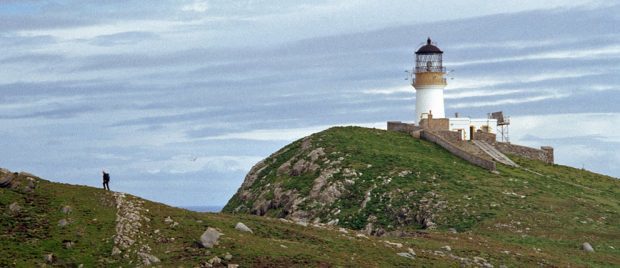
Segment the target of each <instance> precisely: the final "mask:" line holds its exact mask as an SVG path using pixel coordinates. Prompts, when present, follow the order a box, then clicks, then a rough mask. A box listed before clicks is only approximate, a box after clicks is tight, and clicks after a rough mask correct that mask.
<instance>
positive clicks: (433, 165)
mask: <svg viewBox="0 0 620 268" xmlns="http://www.w3.org/2000/svg"><path fill="white" fill-rule="evenodd" d="M310 138H311V141H312V146H311V148H309V149H307V150H305V151H304V150H301V147H300V146H299V144H300V142H301V141H296V142H295V143H293V144H292V145H291V146H287V147H285V148H284V149H283V151H286V155H279V156H278V159H277V161H276V163H277V164H280V163H284V162H286V161H287V157H292V158H294V159H300V158H303V157H304V156H305V155H306V154H307V153H308V152H309V151H311V150H313V149H314V148H318V147H322V148H324V149H325V152H326V156H325V157H326V158H327V159H329V160H330V161H334V160H336V159H338V158H339V157H344V160H343V161H342V163H341V164H340V167H341V168H343V169H344V168H350V169H354V170H356V171H358V172H361V173H362V175H361V176H359V178H357V181H356V183H355V184H353V185H349V186H347V188H346V193H345V194H344V195H343V196H342V197H341V198H340V199H339V200H337V201H336V202H334V203H333V204H327V205H325V206H324V207H321V206H318V207H317V206H315V207H314V209H316V210H317V211H318V212H317V213H316V215H318V216H320V218H321V219H322V220H325V218H326V217H325V215H328V216H329V214H330V211H333V209H340V210H341V213H340V214H339V215H338V216H337V218H338V219H339V220H340V222H339V225H340V226H343V227H347V228H351V229H357V230H361V229H363V228H364V227H365V226H366V225H367V224H368V218H369V216H374V217H376V220H375V221H374V222H373V225H374V226H375V227H380V228H382V229H383V230H385V231H387V232H390V231H398V230H409V231H415V230H421V229H422V225H421V224H420V222H416V221H413V220H412V219H411V217H406V216H405V217H403V216H402V215H400V216H399V211H400V210H401V209H403V208H405V209H407V210H408V212H407V213H406V214H408V215H409V216H411V215H415V214H416V213H417V210H418V209H419V207H420V206H419V203H420V200H421V199H423V198H428V197H429V196H431V195H432V194H436V195H437V196H438V197H436V198H433V200H434V202H436V201H441V202H445V204H446V205H445V207H444V208H441V209H434V210H433V211H434V213H435V217H434V222H435V223H437V225H438V226H437V227H438V231H435V232H442V231H445V230H447V229H448V228H455V229H457V230H458V231H459V232H466V233H468V234H472V235H482V236H484V237H485V239H488V241H489V243H496V244H498V245H502V246H501V247H517V248H527V249H530V250H531V249H532V248H533V247H536V248H538V249H540V251H541V252H542V253H541V252H538V251H536V254H535V256H539V255H540V256H544V258H547V260H552V263H563V262H564V261H566V262H565V263H573V264H578V265H585V266H607V265H612V264H619V263H620V252H619V251H618V248H620V246H614V244H615V245H620V224H617V223H618V222H620V216H619V212H620V187H619V186H620V182H619V181H618V180H617V179H614V178H611V177H607V176H603V175H600V174H595V173H591V172H588V171H583V170H579V169H575V168H571V167H566V166H561V165H548V164H545V163H542V162H539V161H533V160H528V159H524V158H520V157H517V156H510V157H511V158H512V159H513V160H515V161H516V162H517V163H518V164H519V165H521V166H522V167H523V169H521V168H512V167H508V166H503V165H498V169H499V173H500V174H493V173H490V172H488V171H486V170H484V169H482V168H479V167H476V166H473V165H471V164H469V163H467V162H465V161H464V160H462V159H460V158H457V157H455V156H453V155H452V154H450V153H449V152H447V151H445V150H443V149H442V148H441V147H439V146H437V145H435V144H432V143H429V142H426V141H422V140H418V139H413V138H411V137H410V136H408V135H405V134H401V133H395V132H387V131H383V130H376V129H366V128H359V127H337V128H331V129H329V130H326V131H323V132H320V133H316V134H313V135H312V136H310ZM271 161H272V160H271V159H267V161H266V162H267V163H270V162H271ZM277 168H278V166H277V165H273V166H270V165H267V167H266V168H265V169H266V170H268V169H277ZM401 171H409V172H410V173H409V174H406V175H405V176H403V177H400V176H397V174H398V173H399V172H401ZM301 177H303V178H304V184H303V185H300V184H299V181H297V180H298V178H299V177H290V176H280V177H277V178H271V179H270V180H269V182H270V183H271V185H273V184H274V183H276V184H277V183H281V184H284V185H287V184H291V183H294V184H297V185H298V186H297V187H296V189H299V187H302V186H304V185H305V186H304V187H307V188H306V191H307V190H308V189H309V188H311V187H312V185H311V184H310V185H307V183H308V181H311V180H308V177H309V178H316V177H317V174H316V173H313V174H302V176H301ZM385 178H390V179H391V181H390V183H388V184H382V183H381V182H382V181H383V180H385ZM344 179H345V178H344V176H343V175H342V173H337V174H335V175H334V177H333V180H334V181H343V180H344ZM260 180H261V178H260V176H259V179H258V180H257V181H260ZM261 187H262V185H261V184H260V183H259V184H255V185H252V186H251V191H253V192H255V193H261V192H263V191H265V190H264V189H263V188H261ZM303 190H304V189H300V191H303ZM367 192H370V196H371V199H370V201H369V202H368V203H367V204H366V206H365V208H363V209H360V204H361V203H362V201H363V200H364V199H365V194H366V193H367ZM306 202H307V203H312V202H313V201H312V200H307V201H306ZM242 203H243V202H241V201H240V200H238V199H237V197H236V196H234V197H233V198H232V199H231V201H230V204H229V205H228V206H226V208H225V210H224V211H225V212H232V211H233V209H234V207H235V206H238V205H239V204H242ZM401 214H402V213H401ZM517 222H518V224H517ZM586 241H588V242H590V243H593V244H596V246H595V250H597V252H600V254H601V255H600V256H597V258H587V256H589V255H584V253H583V252H582V251H581V250H580V249H579V247H580V245H581V243H583V242H586ZM609 246H612V247H614V248H615V249H614V248H612V247H609ZM597 254H598V253H597ZM612 266H613V265H612Z"/></svg>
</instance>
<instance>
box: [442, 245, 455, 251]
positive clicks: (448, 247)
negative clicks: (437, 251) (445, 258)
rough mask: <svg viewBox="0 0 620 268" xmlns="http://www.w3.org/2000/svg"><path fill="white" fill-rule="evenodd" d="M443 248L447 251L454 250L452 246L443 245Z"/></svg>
mask: <svg viewBox="0 0 620 268" xmlns="http://www.w3.org/2000/svg"><path fill="white" fill-rule="evenodd" d="M441 249H443V250H445V251H452V248H451V247H450V246H443V247H441Z"/></svg>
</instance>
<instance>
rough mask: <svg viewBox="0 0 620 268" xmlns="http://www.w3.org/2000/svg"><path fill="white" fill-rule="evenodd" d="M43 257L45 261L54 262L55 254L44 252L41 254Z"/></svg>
mask: <svg viewBox="0 0 620 268" xmlns="http://www.w3.org/2000/svg"><path fill="white" fill-rule="evenodd" d="M43 259H44V260H45V263H47V264H52V263H54V262H55V261H56V256H54V254H53V253H50V254H45V255H44V256H43Z"/></svg>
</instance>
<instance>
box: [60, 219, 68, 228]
mask: <svg viewBox="0 0 620 268" xmlns="http://www.w3.org/2000/svg"><path fill="white" fill-rule="evenodd" d="M67 224H69V222H68V221H67V220H66V219H62V220H59V221H58V226H60V227H65V226H67Z"/></svg>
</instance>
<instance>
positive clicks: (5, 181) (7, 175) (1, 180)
mask: <svg viewBox="0 0 620 268" xmlns="http://www.w3.org/2000/svg"><path fill="white" fill-rule="evenodd" d="M6 171H7V172H4V170H3V171H2V172H0V188H9V187H11V185H12V182H13V179H14V178H15V176H14V175H13V173H11V172H10V171H8V170H6Z"/></svg>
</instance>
